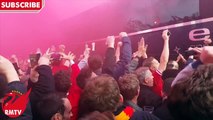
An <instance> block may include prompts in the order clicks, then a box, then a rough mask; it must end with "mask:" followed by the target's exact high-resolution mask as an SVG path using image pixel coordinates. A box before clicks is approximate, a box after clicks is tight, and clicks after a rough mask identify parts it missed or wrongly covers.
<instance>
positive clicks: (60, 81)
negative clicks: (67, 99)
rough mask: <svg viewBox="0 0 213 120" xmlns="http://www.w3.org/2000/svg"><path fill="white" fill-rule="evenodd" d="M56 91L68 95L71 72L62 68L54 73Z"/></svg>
mask: <svg viewBox="0 0 213 120" xmlns="http://www.w3.org/2000/svg"><path fill="white" fill-rule="evenodd" d="M54 80H55V89H56V92H59V93H63V94H64V95H66V94H67V93H68V91H69V89H70V87H71V84H72V83H71V80H70V72H69V71H66V70H60V71H58V72H56V73H55V74H54Z"/></svg>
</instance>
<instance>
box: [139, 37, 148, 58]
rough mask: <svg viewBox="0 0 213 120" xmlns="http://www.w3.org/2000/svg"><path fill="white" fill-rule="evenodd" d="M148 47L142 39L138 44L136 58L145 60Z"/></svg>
mask: <svg viewBox="0 0 213 120" xmlns="http://www.w3.org/2000/svg"><path fill="white" fill-rule="evenodd" d="M147 47H148V45H147V44H145V41H144V38H143V37H142V38H141V40H140V41H139V42H138V51H137V56H138V57H143V58H147V54H146V50H147Z"/></svg>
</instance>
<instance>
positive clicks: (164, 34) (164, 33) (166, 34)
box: [162, 30, 170, 40]
mask: <svg viewBox="0 0 213 120" xmlns="http://www.w3.org/2000/svg"><path fill="white" fill-rule="evenodd" d="M168 32H169V30H164V31H163V33H162V38H163V39H164V40H169V37H170V36H169V35H168Z"/></svg>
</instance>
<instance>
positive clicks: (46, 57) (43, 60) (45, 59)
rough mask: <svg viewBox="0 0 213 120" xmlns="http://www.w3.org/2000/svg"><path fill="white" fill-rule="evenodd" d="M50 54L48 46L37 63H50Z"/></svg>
mask: <svg viewBox="0 0 213 120" xmlns="http://www.w3.org/2000/svg"><path fill="white" fill-rule="evenodd" d="M51 54H52V53H50V48H48V49H47V51H46V52H45V54H44V55H43V56H41V57H40V58H39V60H38V65H50V57H51Z"/></svg>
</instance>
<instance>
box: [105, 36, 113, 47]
mask: <svg viewBox="0 0 213 120" xmlns="http://www.w3.org/2000/svg"><path fill="white" fill-rule="evenodd" d="M106 45H107V46H108V47H112V48H114V45H115V37H114V36H108V37H107V39H106Z"/></svg>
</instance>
